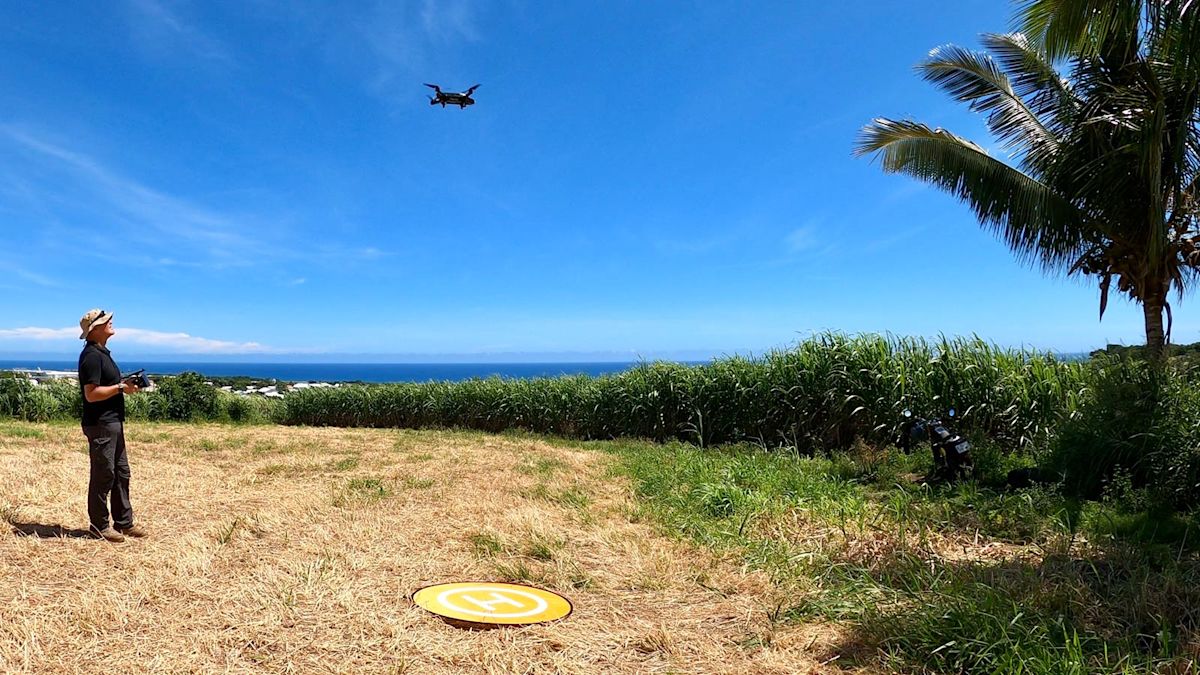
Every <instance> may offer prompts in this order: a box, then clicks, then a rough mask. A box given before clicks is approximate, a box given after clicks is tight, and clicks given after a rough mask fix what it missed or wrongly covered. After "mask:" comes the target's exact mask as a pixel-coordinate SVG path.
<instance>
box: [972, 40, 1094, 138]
mask: <svg viewBox="0 0 1200 675" xmlns="http://www.w3.org/2000/svg"><path fill="white" fill-rule="evenodd" d="M981 41H982V42H983V46H984V47H986V48H987V50H988V52H989V53H991V54H992V56H993V57H994V58H995V59H996V61H998V62H999V63H1000V67H1001V68H1003V69H1004V74H1005V75H1007V76H1008V81H1009V82H1010V83H1011V84H1012V89H1013V91H1014V92H1016V94H1017V96H1020V97H1021V98H1022V99H1023V100H1024V101H1025V102H1026V104H1028V105H1029V108H1030V109H1031V110H1033V112H1034V113H1035V114H1037V115H1038V118H1039V119H1042V120H1043V122H1045V121H1046V120H1047V116H1053V118H1052V119H1055V120H1056V121H1058V122H1060V123H1069V121H1070V119H1072V118H1073V115H1072V113H1074V112H1076V111H1078V108H1079V101H1078V100H1077V99H1076V97H1075V93H1074V91H1073V90H1072V88H1071V83H1070V81H1069V80H1067V78H1065V77H1063V75H1062V73H1060V72H1058V69H1057V68H1055V67H1054V63H1052V62H1051V61H1050V58H1049V57H1048V56H1046V55H1045V54H1044V53H1043V52H1041V51H1040V50H1038V49H1037V48H1036V47H1035V46H1034V45H1033V44H1031V43H1030V41H1029V39H1028V38H1027V37H1025V35H1024V34H1023V33H1005V34H998V33H985V34H984V35H983V36H982V38H981Z"/></svg>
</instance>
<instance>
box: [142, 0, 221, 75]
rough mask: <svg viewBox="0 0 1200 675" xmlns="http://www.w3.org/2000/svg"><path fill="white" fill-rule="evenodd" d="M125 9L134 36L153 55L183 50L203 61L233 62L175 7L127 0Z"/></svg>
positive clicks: (152, 0) (156, 1) (155, 1)
mask: <svg viewBox="0 0 1200 675" xmlns="http://www.w3.org/2000/svg"><path fill="white" fill-rule="evenodd" d="M126 7H127V9H128V11H127V14H128V16H129V20H130V26H131V28H132V30H133V34H134V37H135V38H137V40H138V42H139V44H141V46H142V47H143V48H144V49H148V50H150V51H152V52H154V55H155V56H162V55H167V54H178V53H179V52H180V51H181V50H186V51H187V52H188V53H190V54H192V55H193V56H196V57H199V58H201V59H203V60H206V61H214V62H221V63H224V64H232V63H233V57H232V56H231V54H230V51H229V49H228V48H227V47H226V46H225V45H224V44H223V43H222V42H221V41H220V40H218V39H216V38H215V37H213V36H212V35H210V34H208V33H207V32H205V31H204V30H203V29H202V28H201V27H200V26H199V24H198V22H196V21H189V20H186V19H184V18H183V16H182V15H181V12H180V11H179V10H178V9H177V7H178V5H176V6H175V7H172V6H171V5H169V4H168V3H166V2H162V1H161V0H127V1H126Z"/></svg>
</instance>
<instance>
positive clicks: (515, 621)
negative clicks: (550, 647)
mask: <svg viewBox="0 0 1200 675" xmlns="http://www.w3.org/2000/svg"><path fill="white" fill-rule="evenodd" d="M413 602H414V603H416V605H417V606H418V607H421V608H422V609H425V610H427V611H430V612H433V613H434V614H437V615H438V616H440V617H442V618H443V619H445V620H446V621H447V622H448V623H450V624H452V625H453V624H467V625H468V626H469V627H478V628H484V627H498V626H522V625H526V624H531V623H545V622H547V621H557V620H559V619H562V618H564V617H566V616H567V615H568V614H570V613H571V609H572V607H571V601H570V600H567V599H566V598H564V597H562V596H561V595H558V594H557V593H551V592H550V591H544V590H542V589H540V588H534V587H532V586H521V585H519V584H501V583H492V582H482V581H467V582H461V583H454V584H437V585H436V586H426V587H425V588H422V589H421V590H419V591H417V592H416V593H414V594H413Z"/></svg>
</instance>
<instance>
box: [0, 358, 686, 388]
mask: <svg viewBox="0 0 1200 675" xmlns="http://www.w3.org/2000/svg"><path fill="white" fill-rule="evenodd" d="M639 363H641V362H638V361H624V362H562V363H243V362H239V363H232V362H231V363H220V362H200V361H144V360H138V359H127V360H126V359H121V360H118V364H119V365H120V367H121V371H122V372H126V373H129V372H133V371H135V370H139V369H143V368H144V369H145V370H146V372H147V373H148V374H151V375H178V374H179V373H184V372H197V373H200V374H201V375H204V376H205V377H250V378H255V379H260V380H277V381H282V382H375V383H384V382H429V381H445V382H458V381H461V380H469V379H472V378H479V377H493V376H498V377H503V378H513V379H533V378H539V377H560V376H563V375H590V376H592V377H596V376H600V375H609V374H614V373H620V372H624V371H626V370H629V369H630V368H633V367H635V366H637V365H638V364H639ZM674 363H681V364H684V365H698V364H701V363H706V362H705V361H675V362H674ZM77 367H78V364H77V362H75V361H66V360H60V359H36V358H30V359H0V370H39V369H40V370H59V371H75V370H76V369H77Z"/></svg>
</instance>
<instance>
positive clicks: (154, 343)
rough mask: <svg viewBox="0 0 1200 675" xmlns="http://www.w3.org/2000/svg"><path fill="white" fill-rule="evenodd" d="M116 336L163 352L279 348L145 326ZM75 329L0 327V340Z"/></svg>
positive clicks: (63, 334)
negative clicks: (148, 328)
mask: <svg viewBox="0 0 1200 675" xmlns="http://www.w3.org/2000/svg"><path fill="white" fill-rule="evenodd" d="M118 336H119V338H120V340H121V342H122V343H126V344H131V345H138V346H142V347H154V348H157V349H161V350H163V351H170V352H177V353H182V354H270V353H279V352H280V350H278V349H275V348H272V347H268V346H266V345H262V344H259V343H257V342H235V341H232V340H215V339H212V338H206V337H200V336H197V335H190V334H188V333H170V332H164V331H156V330H146V329H144V328H124V327H122V328H120V329H118ZM78 338H79V329H78V328H43V327H37V326H26V327H23V328H0V340H26V341H33V342H45V341H57V340H77V339H78Z"/></svg>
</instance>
